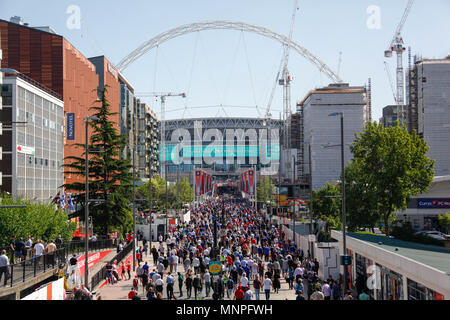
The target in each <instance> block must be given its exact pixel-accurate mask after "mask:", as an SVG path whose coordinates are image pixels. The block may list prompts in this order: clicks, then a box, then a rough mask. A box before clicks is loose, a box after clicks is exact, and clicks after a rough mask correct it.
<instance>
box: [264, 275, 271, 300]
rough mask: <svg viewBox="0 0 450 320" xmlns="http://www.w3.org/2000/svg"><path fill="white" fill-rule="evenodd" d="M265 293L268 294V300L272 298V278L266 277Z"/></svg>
mask: <svg viewBox="0 0 450 320" xmlns="http://www.w3.org/2000/svg"><path fill="white" fill-rule="evenodd" d="M263 286H264V293H265V294H266V300H270V290H271V289H272V280H270V278H268V277H267V275H266V277H265V279H264V281H263Z"/></svg>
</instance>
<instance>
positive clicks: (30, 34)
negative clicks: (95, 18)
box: [0, 19, 120, 183]
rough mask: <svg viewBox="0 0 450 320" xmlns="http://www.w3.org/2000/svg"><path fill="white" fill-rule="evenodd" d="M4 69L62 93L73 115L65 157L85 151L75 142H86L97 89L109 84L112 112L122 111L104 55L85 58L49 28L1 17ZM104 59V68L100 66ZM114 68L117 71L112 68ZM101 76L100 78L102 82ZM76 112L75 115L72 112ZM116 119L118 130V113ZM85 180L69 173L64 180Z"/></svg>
mask: <svg viewBox="0 0 450 320" xmlns="http://www.w3.org/2000/svg"><path fill="white" fill-rule="evenodd" d="M0 33H1V47H2V50H3V60H2V62H1V67H2V68H11V69H15V70H17V71H19V72H21V73H23V74H25V75H27V76H29V77H31V78H32V79H33V80H35V81H37V82H39V83H41V84H43V85H44V86H46V87H48V88H50V89H52V90H53V91H55V92H56V93H58V94H59V95H61V97H62V100H63V101H64V115H65V117H66V118H67V117H68V116H69V118H70V128H71V131H70V133H69V134H68V132H67V127H68V126H67V124H68V122H67V119H66V121H65V124H66V130H65V139H64V140H65V141H64V157H67V156H80V155H81V153H82V151H81V150H80V149H79V148H76V147H75V146H74V144H76V143H83V144H84V143H85V124H84V119H85V117H86V116H89V115H92V112H91V111H89V108H90V107H91V106H93V105H94V103H95V101H96V100H97V91H96V90H97V88H98V87H100V88H101V87H103V85H104V84H108V85H109V86H110V88H109V97H108V99H109V102H110V104H111V111H112V112H119V104H120V84H119V82H118V78H117V76H118V72H117V70H115V69H113V68H112V65H111V64H110V63H109V61H108V60H106V59H105V58H104V57H96V58H93V59H94V60H95V61H96V64H97V68H96V66H95V65H94V64H93V63H92V62H91V61H90V60H89V59H87V58H86V57H84V56H83V55H82V54H81V53H80V52H79V51H78V50H77V49H76V48H75V47H74V46H73V45H72V44H70V43H69V42H68V41H67V40H66V39H64V37H62V36H60V35H57V34H55V33H54V32H53V30H51V29H50V28H45V27H44V28H39V29H36V28H32V27H29V26H27V25H22V24H16V23H12V22H9V21H5V20H1V19H0ZM98 58H103V68H100V69H99V68H98V66H99V63H98V62H99V59H98ZM112 70H114V71H112ZM100 79H101V81H100ZM72 114H73V115H72ZM116 117H117V119H116V118H114V122H115V123H116V125H117V128H118V129H119V116H118V115H117V116H116ZM75 181H80V182H82V181H84V180H83V179H82V178H80V177H75V176H71V175H67V176H66V177H65V183H72V182H75Z"/></svg>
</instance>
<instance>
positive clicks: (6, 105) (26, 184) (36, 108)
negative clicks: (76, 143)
mask: <svg viewBox="0 0 450 320" xmlns="http://www.w3.org/2000/svg"><path fill="white" fill-rule="evenodd" d="M2 97H3V108H2V110H0V121H1V122H2V123H3V124H9V126H7V127H6V126H5V125H4V126H5V128H8V129H4V130H3V132H2V134H1V135H0V145H1V146H2V148H3V157H2V160H1V161H0V167H1V168H2V169H1V170H2V183H1V186H0V188H1V190H2V191H6V192H9V193H11V194H12V195H14V196H19V197H22V198H26V199H30V200H36V201H43V202H50V201H51V200H52V199H53V197H54V196H55V195H56V193H57V192H58V190H59V188H60V186H61V185H62V184H63V183H64V177H63V167H62V164H63V158H64V139H65V137H64V136H65V130H64V103H63V101H62V99H61V97H60V96H59V95H58V94H57V93H55V92H52V91H51V90H50V89H48V88H46V87H44V86H42V85H41V84H39V83H37V82H36V81H34V80H32V79H31V78H28V77H27V76H25V75H23V74H21V73H19V72H16V71H14V70H9V72H6V73H5V78H4V82H3V85H2ZM67 134H70V132H69V131H68V132H67Z"/></svg>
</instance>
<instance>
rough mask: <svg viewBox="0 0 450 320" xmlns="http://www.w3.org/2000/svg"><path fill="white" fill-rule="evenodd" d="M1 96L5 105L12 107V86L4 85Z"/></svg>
mask: <svg viewBox="0 0 450 320" xmlns="http://www.w3.org/2000/svg"><path fill="white" fill-rule="evenodd" d="M1 89H2V91H1V96H2V98H3V104H4V105H5V106H12V85H11V84H4V85H2V87H1Z"/></svg>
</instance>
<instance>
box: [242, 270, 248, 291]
mask: <svg viewBox="0 0 450 320" xmlns="http://www.w3.org/2000/svg"><path fill="white" fill-rule="evenodd" d="M247 285H248V278H247V277H246V276H245V273H243V274H242V277H241V286H242V288H245V287H246V286H247Z"/></svg>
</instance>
